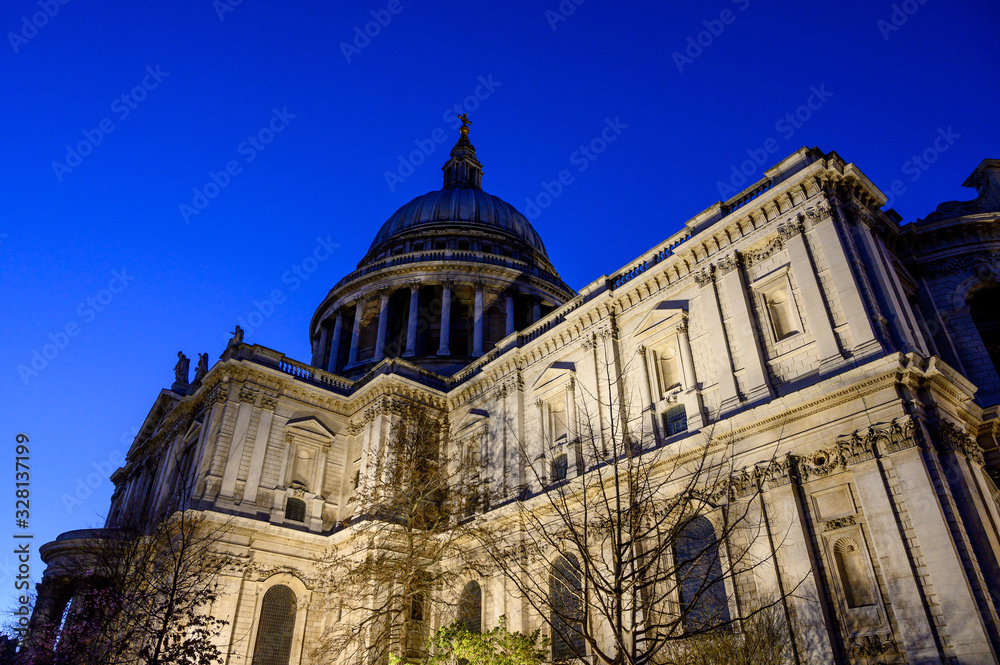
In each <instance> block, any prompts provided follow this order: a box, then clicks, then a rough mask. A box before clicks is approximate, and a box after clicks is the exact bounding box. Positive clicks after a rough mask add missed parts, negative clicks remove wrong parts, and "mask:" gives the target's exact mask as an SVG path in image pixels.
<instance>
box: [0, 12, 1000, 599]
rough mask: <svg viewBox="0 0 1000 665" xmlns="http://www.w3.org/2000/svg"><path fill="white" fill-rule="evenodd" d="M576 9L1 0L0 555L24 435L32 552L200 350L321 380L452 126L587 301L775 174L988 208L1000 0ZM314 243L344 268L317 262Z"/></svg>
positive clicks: (997, 143)
mask: <svg viewBox="0 0 1000 665" xmlns="http://www.w3.org/2000/svg"><path fill="white" fill-rule="evenodd" d="M62 2H65V4H62ZM577 2H579V4H577V3H576V2H573V0H563V1H562V2H561V3H560V2H559V0H548V1H540V2H525V1H519V0H514V1H509V2H502V3H501V2H496V3H488V4H487V3H468V2H466V3H458V2H442V1H437V2H426V1H424V2H422V1H421V0H416V1H412V0H393V2H389V1H388V0H385V1H383V0H373V1H367V0H365V1H363V2H359V1H348V2H337V3H320V2H310V3H306V2H294V1H292V2H283V3H280V5H278V4H277V3H273V2H272V3H266V2H262V1H261V0H242V2H238V4H234V3H236V0H215V2H213V0H197V1H193V0H173V1H171V2H165V1H157V0H130V1H129V2H121V1H114V0H106V1H105V2H84V1H83V0H41V1H40V2H39V1H38V0H34V1H29V0H3V2H2V3H0V31H2V33H4V34H5V36H4V39H3V43H2V44H0V94H2V97H3V100H4V101H3V103H2V104H0V128H2V132H3V146H4V150H3V159H2V160H0V183H2V191H3V198H2V201H3V206H2V211H0V280H2V281H0V285H2V293H3V303H2V307H3V310H2V311H3V318H2V321H3V323H4V326H3V335H2V337H0V361H2V362H0V397H2V399H0V423H2V425H3V428H2V437H3V438H2V439H0V441H3V442H4V445H0V456H2V455H3V454H6V455H8V460H9V461H8V462H6V463H3V462H2V459H0V468H7V469H8V471H7V472H6V473H7V476H6V483H7V485H6V486H7V487H8V488H9V489H8V492H9V497H8V499H7V500H4V501H0V506H6V507H7V510H8V511H9V512H8V514H7V515H4V513H3V512H2V511H0V542H2V541H3V540H4V539H7V538H10V537H11V534H13V533H14V532H15V531H19V530H18V529H16V528H15V526H14V505H13V504H14V459H13V458H14V455H15V453H14V448H15V436H16V434H17V433H18V432H23V433H26V434H27V435H28V436H29V437H30V439H31V443H30V446H31V460H30V466H31V483H32V485H31V491H32V496H31V518H30V519H31V528H30V529H29V530H30V531H32V532H33V533H35V536H36V540H35V545H36V547H37V546H38V545H40V544H41V543H43V542H46V541H48V540H51V539H53V538H54V537H55V536H56V535H57V534H58V533H60V532H63V531H67V530H70V529H77V528H84V527H87V526H93V525H97V524H100V523H101V521H102V519H103V517H104V515H105V513H106V511H107V508H108V500H109V497H110V494H111V489H112V487H111V483H110V481H109V480H108V478H107V476H108V475H109V472H110V471H111V470H112V469H113V468H116V467H117V466H118V463H119V462H120V461H121V460H122V459H123V457H124V454H125V452H126V451H127V449H128V446H129V445H130V443H131V441H132V437H133V436H134V434H135V431H136V430H137V428H138V427H139V425H141V423H142V421H143V419H144V418H145V417H146V415H147V413H148V410H149V409H150V407H151V406H152V404H153V401H154V399H155V398H156V395H157V394H158V392H159V391H160V390H161V389H163V388H166V387H169V385H170V384H171V382H172V381H173V367H174V363H175V362H176V354H177V352H178V351H179V350H183V351H184V352H185V353H186V354H187V356H188V357H189V358H191V359H192V370H193V366H194V362H195V361H196V359H197V354H198V353H202V352H208V353H209V356H210V358H211V361H212V362H213V363H214V362H215V360H216V359H217V358H218V356H219V354H220V353H221V352H222V350H223V348H224V346H225V341H226V338H227V337H228V332H229V331H231V330H232V329H233V328H234V326H235V325H236V323H237V321H238V320H239V319H240V318H243V319H245V320H246V319H247V317H248V316H249V315H250V314H251V313H252V312H254V311H256V310H257V305H258V304H259V305H260V306H261V308H263V309H264V310H265V311H269V309H273V311H270V315H269V316H267V317H263V316H262V317H261V318H262V319H263V323H262V324H261V325H260V326H258V327H256V328H253V329H248V330H247V338H246V341H248V342H251V343H259V344H263V345H265V346H268V347H271V348H275V349H278V350H280V351H282V352H284V353H285V354H287V355H288V356H290V357H292V358H296V359H301V360H303V361H306V362H308V361H309V341H308V336H307V327H308V323H309V319H310V316H311V315H312V312H313V310H314V308H315V307H316V306H318V304H319V303H320V301H321V300H322V298H323V296H324V295H325V294H326V292H327V291H328V290H329V289H330V287H331V286H333V284H334V283H336V282H337V280H338V279H340V277H342V276H343V275H344V274H346V273H348V272H350V271H351V270H353V268H354V267H355V265H356V263H357V261H358V260H359V259H360V258H361V256H362V255H363V254H364V253H365V251H366V250H367V248H368V245H369V243H370V242H371V239H372V238H373V237H374V235H375V233H376V231H377V230H378V228H379V226H380V225H381V224H382V222H384V221H385V220H386V219H387V218H388V217H389V216H390V215H391V214H392V212H393V211H394V210H396V209H397V208H398V207H400V206H401V205H403V204H404V203H406V202H407V201H409V200H410V199H412V198H413V197H415V196H418V195H420V194H423V193H424V192H427V191H429V190H432V189H438V188H440V187H441V172H440V166H441V165H442V164H443V163H444V161H445V160H446V157H447V152H448V150H449V149H450V147H451V145H452V144H453V143H454V142H455V140H456V139H457V137H458V132H457V131H456V127H457V124H458V123H457V121H455V120H454V119H453V118H454V115H455V114H456V112H457V111H456V110H454V107H455V106H456V105H460V106H461V107H462V110H464V111H466V112H468V114H469V118H470V120H471V121H472V130H471V134H470V138H471V140H472V142H473V144H474V145H475V146H476V148H477V151H478V155H479V159H480V161H481V162H482V163H483V164H484V174H485V175H484V178H483V185H484V189H486V190H487V191H489V192H490V193H492V194H496V195H498V196H500V197H502V198H504V199H505V200H507V201H509V202H510V203H512V204H513V205H515V206H516V207H517V208H519V209H520V210H522V211H523V212H525V213H527V214H529V216H530V217H533V218H534V219H533V221H534V225H535V227H536V228H537V230H538V231H539V233H540V234H541V236H542V238H543V239H544V240H545V243H546V246H547V248H548V252H549V256H550V258H551V259H552V262H553V264H554V265H555V266H556V268H557V269H558V270H559V271H560V273H561V275H562V277H563V279H564V280H565V281H566V282H567V283H568V284H569V285H570V286H572V287H574V288H580V287H582V286H584V285H586V284H588V283H589V282H591V281H593V280H594V279H596V278H598V277H599V276H601V275H603V274H610V273H612V272H614V271H615V270H616V269H618V268H620V267H623V266H624V265H625V264H627V263H628V262H630V261H631V260H632V259H634V258H635V257H637V256H638V255H639V254H641V253H642V252H644V251H645V250H647V249H648V248H650V247H652V246H653V245H655V244H656V243H658V242H660V241H662V240H664V239H665V238H667V237H668V236H669V235H671V234H672V233H674V232H675V231H677V230H678V229H679V228H680V227H681V225H682V224H683V222H684V221H685V220H687V219H689V218H690V217H691V216H693V215H695V214H697V213H698V212H700V211H702V210H703V209H705V208H707V207H709V206H710V205H712V204H713V203H714V202H716V201H718V200H720V199H724V198H727V197H728V195H729V194H726V193H725V192H728V191H730V190H727V189H725V187H726V186H730V185H733V184H738V181H736V182H735V183H734V182H733V177H732V176H733V169H734V168H735V169H739V168H740V166H741V165H742V164H743V163H744V162H746V161H747V160H750V159H752V158H753V157H757V158H758V161H763V164H757V163H754V162H750V163H748V164H747V165H746V169H747V171H748V172H749V173H750V174H751V175H750V177H749V178H748V180H747V182H746V183H745V184H749V183H752V182H753V181H755V180H757V179H759V178H760V177H761V175H762V173H763V170H764V169H766V168H768V167H770V166H772V165H773V164H774V163H776V162H777V161H778V160H779V159H780V158H781V157H784V156H785V155H787V154H789V153H792V152H794V151H795V150H797V149H799V148H801V147H802V146H810V147H811V146H817V147H819V148H821V149H823V150H826V151H831V150H836V151H837V152H838V153H839V154H840V155H841V156H842V157H843V158H844V159H846V160H847V161H851V162H855V163H856V164H857V165H858V166H859V168H861V169H862V171H863V172H864V173H865V174H867V175H868V177H869V178H870V179H871V180H872V181H873V182H874V183H875V184H876V185H877V186H879V187H881V188H882V189H883V191H885V192H886V193H889V191H890V189H891V185H892V183H893V182H894V181H898V183H897V191H898V192H900V193H899V195H898V196H895V197H894V201H893V202H892V207H894V208H895V209H896V210H897V211H898V212H899V213H900V214H901V215H902V216H903V218H904V220H905V221H913V220H915V219H916V218H919V217H923V216H926V215H927V213H929V212H931V211H932V210H933V209H934V208H935V207H936V205H937V204H938V203H940V202H942V201H947V200H955V199H969V198H972V197H973V196H974V192H973V191H972V190H968V189H963V188H962V187H961V186H960V185H961V183H962V182H963V181H964V180H965V178H966V177H967V176H968V175H969V174H970V173H971V172H972V170H973V169H974V168H975V167H976V165H978V164H979V162H980V161H981V160H982V159H984V158H986V157H1000V124H998V123H997V109H998V108H1000V90H998V82H997V81H998V75H997V70H996V65H997V59H996V52H995V49H996V28H997V26H1000V4H998V3H997V2H995V1H989V2H987V1H982V2H960V1H953V2H943V1H942V0H907V2H902V3H896V4H894V3H892V2H889V1H885V2H871V1H866V2H861V1H859V0H849V1H844V2H837V3H808V4H806V3H790V2H767V3H765V2H763V1H762V0H735V1H734V0H716V1H714V2H699V3H666V2H634V3H621V2H608V1H606V0H586V1H585V2H584V1H582V0H577ZM46 9H47V10H48V12H49V13H50V14H53V15H52V16H47V15H45V14H44V13H42V12H45V11H46ZM373 12H374V14H373ZM379 19H381V21H382V22H383V23H386V24H385V25H384V26H382V25H377V24H372V25H369V26H367V27H368V30H369V31H370V32H372V33H377V34H376V35H375V36H374V37H363V38H362V37H357V34H358V32H361V33H362V34H363V32H364V31H365V28H366V24H367V23H369V22H371V21H376V20H379ZM387 19H388V20H387ZM33 23H37V24H38V25H40V26H41V27H36V25H33ZM355 40H357V41H355ZM123 95H124V98H123ZM477 95H478V97H477ZM810 105H811V106H812V108H810V107H809V106H810ZM789 116H790V118H791V119H789ZM272 122H273V123H274V125H273V126H274V128H279V127H280V128H281V131H279V132H276V133H273V134H271V135H270V136H269V135H268V132H269V131H271V123H272ZM609 123H610V124H611V125H615V126H617V130H616V131H615V132H613V136H614V138H615V140H614V141H613V142H611V143H609V144H607V145H606V146H604V147H605V149H604V150H603V152H601V153H600V154H594V153H591V154H592V155H593V159H591V158H590V157H586V156H584V153H582V152H579V151H580V148H581V147H582V146H583V147H585V146H589V145H591V144H592V142H593V141H594V140H595V139H597V138H598V137H600V136H601V133H602V131H604V129H605V127H607V126H609ZM108 129H110V130H111V131H110V132H108V131H107V130H108ZM261 130H267V131H264V132H263V135H261ZM442 134H444V135H446V137H447V138H446V139H445V140H444V141H443V142H436V141H435V140H434V139H433V137H434V136H438V137H440V136H442ZM608 135H609V136H610V135H612V133H609V134H608ZM251 137H256V138H253V140H252V141H251V140H249V139H250V138H251ZM268 139H270V142H269V143H266V144H264V143H263V142H262V141H266V140H268ZM81 142H83V144H82V146H81ZM254 142H256V143H257V147H254ZM421 145H422V146H423V148H424V150H425V151H427V152H430V151H431V149H433V152H431V154H430V156H428V157H426V158H424V156H423V155H417V156H416V158H415V159H413V160H412V162H418V164H417V165H416V166H414V167H413V171H412V173H410V171H409V170H408V166H412V162H411V160H410V158H409V155H410V154H411V153H412V152H413V151H415V150H419V149H420V148H419V147H420V146H421ZM596 147H597V148H600V147H601V146H600V142H597V144H596ZM71 153H72V154H71ZM915 156H916V157H917V161H914V159H913V158H914V157H915ZM401 159H403V160H406V161H407V162H408V166H407V167H402V169H401V163H400V161H401ZM925 159H926V160H927V161H924V160H925ZM227 165H228V167H229V168H230V169H231V170H232V173H233V174H226V175H220V173H222V172H225V171H226V169H227ZM563 170H568V171H569V172H570V175H571V177H572V182H571V183H570V184H568V185H566V186H564V187H563V190H562V191H561V192H559V193H558V196H556V197H555V198H554V199H553V200H551V201H547V200H546V198H545V196H542V197H541V198H540V199H539V195H540V194H542V193H545V186H544V184H543V183H551V182H552V181H554V180H557V179H558V178H559V174H560V172H561V171H563ZM212 173H214V174H215V179H216V180H217V181H219V182H220V183H224V184H225V186H224V187H219V188H213V187H212V186H209V187H208V192H205V186H206V184H209V183H212V175H211V174H212ZM387 173H394V174H395V175H396V177H395V178H387V176H386V174H387ZM400 173H402V174H403V175H405V176H406V177H402V176H400ZM389 180H391V181H392V182H389ZM720 183H721V184H722V186H721V187H720ZM745 184H744V186H745ZM550 189H553V190H554V188H553V187H550ZM195 190H198V192H200V194H196V192H195ZM206 193H208V194H214V195H215V196H214V197H213V198H211V199H208V198H206V199H204V200H202V199H199V198H198V196H200V195H204V194H206ZM528 200H533V201H535V202H540V203H542V204H544V203H546V202H548V203H550V205H548V206H547V207H545V208H544V209H542V208H541V207H539V208H538V209H537V210H533V209H531V207H530V206H529V204H528V203H527V201H528ZM195 204H198V205H199V206H200V207H201V208H203V209H201V210H197V208H196V207H195ZM536 204H537V203H536ZM182 205H186V206H191V207H192V209H193V210H197V214H191V212H190V211H188V214H186V215H185V214H184V211H183V210H182V209H181V206H182ZM320 243H324V244H335V245H339V247H338V248H337V249H336V250H335V251H334V252H333V254H332V256H330V257H329V258H327V259H326V260H323V261H318V262H316V263H312V262H311V261H309V260H307V259H308V258H309V257H312V256H313V255H314V250H315V249H316V247H317V246H318V244H320ZM320 255H325V251H321V252H320ZM296 270H297V271H298V273H300V275H299V274H297V273H296ZM310 270H311V272H310ZM276 289H279V290H281V294H282V296H284V297H283V298H282V299H281V300H282V302H281V303H280V304H277V305H275V306H273V308H269V307H268V305H267V303H265V300H266V299H267V298H268V297H269V295H270V294H272V292H273V291H275V290H276ZM67 327H69V329H70V330H71V331H72V332H73V333H74V334H73V335H72V336H70V335H69V334H65V333H66V331H67ZM244 327H245V328H248V326H246V325H244ZM47 344H50V345H53V346H50V347H49V348H48V355H50V356H52V357H51V358H48V359H46V358H44V356H43V355H42V354H43V353H44V352H45V351H46V348H45V347H46V345H47ZM33 363H34V365H35V367H34V368H33V367H32V364H33ZM43 363H44V366H42V365H43ZM36 368H37V369H36ZM26 370H30V371H26ZM32 372H36V373H32ZM3 451H6V453H4V452H3ZM3 482H4V477H3V476H0V491H2V487H3ZM12 542H13V541H11V543H12ZM9 550H10V551H12V547H11V548H8V547H0V551H3V552H7V551H9ZM12 560H13V557H12V556H9V555H3V554H0V597H2V595H3V594H7V593H8V590H10V591H12V590H13V577H12V574H13V569H12V567H11V561H12ZM32 572H33V576H34V577H35V578H36V579H38V578H39V577H40V575H41V564H40V562H39V561H38V560H37V559H36V560H35V561H34V568H33V571H32Z"/></svg>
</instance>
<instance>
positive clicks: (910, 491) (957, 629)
mask: <svg viewBox="0 0 1000 665" xmlns="http://www.w3.org/2000/svg"><path fill="white" fill-rule="evenodd" d="M935 456H936V453H935V452H934V451H929V455H928V458H929V460H933V459H934V458H935ZM889 458H890V459H891V460H892V466H893V469H894V470H895V472H896V478H897V480H898V481H899V496H900V498H901V499H902V501H903V502H904V504H905V506H906V510H907V512H908V513H909V515H910V528H911V529H912V531H913V536H914V538H913V540H914V541H915V542H914V545H915V546H916V547H919V548H920V554H921V558H922V559H923V564H924V565H923V570H921V573H920V576H921V580H922V581H924V580H926V581H925V582H924V583H925V584H927V583H929V584H930V585H932V586H933V588H934V592H935V597H934V601H935V602H936V603H938V604H939V605H940V606H941V611H942V615H941V619H940V620H941V621H943V623H944V624H945V625H944V626H943V628H942V630H943V631H944V632H946V633H948V635H949V640H950V643H951V649H952V650H953V653H954V654H955V655H956V657H957V659H958V661H959V662H962V663H977V664H978V663H983V664H985V663H995V662H996V655H995V654H994V653H993V649H992V647H991V645H990V638H989V631H988V630H987V628H986V625H985V623H984V622H983V617H982V615H981V614H980V609H979V604H978V603H977V601H976V597H975V594H974V592H973V590H972V587H971V586H970V585H969V580H968V578H967V577H966V571H965V566H964V564H963V562H962V556H961V555H960V553H959V551H958V546H957V544H956V542H955V538H954V536H953V534H952V532H951V525H950V524H949V520H950V518H949V517H948V516H947V515H946V514H945V511H944V508H943V506H942V505H941V503H942V497H941V494H940V493H943V492H947V491H948V490H947V485H945V486H944V487H942V488H941V489H939V488H938V487H936V486H935V481H934V479H933V478H931V474H930V471H929V470H928V468H927V462H925V461H924V456H923V454H922V451H921V450H920V448H918V447H916V446H914V447H912V448H906V449H904V450H900V451H898V452H895V453H890V455H889ZM963 546H964V543H963Z"/></svg>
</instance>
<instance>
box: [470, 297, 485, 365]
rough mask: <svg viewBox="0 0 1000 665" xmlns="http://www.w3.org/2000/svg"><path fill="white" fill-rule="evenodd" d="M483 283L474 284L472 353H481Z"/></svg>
mask: <svg viewBox="0 0 1000 665" xmlns="http://www.w3.org/2000/svg"><path fill="white" fill-rule="evenodd" d="M483 338H484V334H483V285H482V284H476V309H475V318H474V319H473V322H472V355H473V356H476V357H479V356H481V355H483V346H484V344H483V342H484V339H483Z"/></svg>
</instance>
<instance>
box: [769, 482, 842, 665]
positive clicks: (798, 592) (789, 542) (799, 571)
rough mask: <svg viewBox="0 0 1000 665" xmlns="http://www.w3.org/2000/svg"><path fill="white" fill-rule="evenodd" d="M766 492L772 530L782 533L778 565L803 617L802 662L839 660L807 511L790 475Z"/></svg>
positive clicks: (814, 664) (815, 664)
mask: <svg viewBox="0 0 1000 665" xmlns="http://www.w3.org/2000/svg"><path fill="white" fill-rule="evenodd" d="M778 482H780V483H781V484H780V485H775V486H774V487H772V488H771V489H770V491H766V492H764V494H763V500H764V509H765V510H766V511H767V514H768V517H769V524H768V528H769V530H772V532H773V533H774V534H777V536H778V543H780V547H779V548H778V549H777V551H776V552H775V556H776V558H777V560H778V561H777V563H778V568H779V570H780V571H781V573H782V575H783V576H784V578H785V579H784V581H785V582H786V583H787V586H788V588H791V589H794V590H795V591H794V593H792V594H791V598H789V599H788V602H789V603H790V604H791V605H792V606H793V607H794V608H795V614H796V616H797V618H798V621H799V634H800V639H801V640H802V642H804V643H805V644H806V645H807V647H806V649H807V650H806V653H804V654H802V659H801V662H803V663H808V664H809V665H821V664H824V665H825V664H826V663H833V662H835V658H834V650H833V642H834V640H835V639H836V638H834V637H833V636H832V635H831V626H833V622H832V621H831V618H830V617H829V616H827V608H826V606H825V604H824V603H823V600H822V591H821V586H820V584H821V580H820V578H819V576H818V575H817V574H816V571H817V570H819V567H818V565H817V562H816V561H815V555H814V553H813V551H812V548H811V547H810V546H809V539H810V536H809V533H808V527H807V524H808V523H807V521H806V520H807V519H808V518H807V517H806V515H805V514H804V513H803V510H802V506H801V505H800V502H799V498H798V497H797V496H796V489H795V487H794V486H792V485H791V484H790V483H789V482H788V480H787V478H783V479H781V480H780V481H778Z"/></svg>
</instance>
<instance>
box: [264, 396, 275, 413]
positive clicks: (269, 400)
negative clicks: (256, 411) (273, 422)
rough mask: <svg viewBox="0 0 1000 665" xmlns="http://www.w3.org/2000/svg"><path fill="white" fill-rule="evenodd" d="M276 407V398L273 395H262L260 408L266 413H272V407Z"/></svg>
mask: <svg viewBox="0 0 1000 665" xmlns="http://www.w3.org/2000/svg"><path fill="white" fill-rule="evenodd" d="M277 405H278V398H277V397H276V396H274V395H262V396H261V398H260V407H261V408H262V409H267V410H268V411H274V407H276V406H277Z"/></svg>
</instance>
